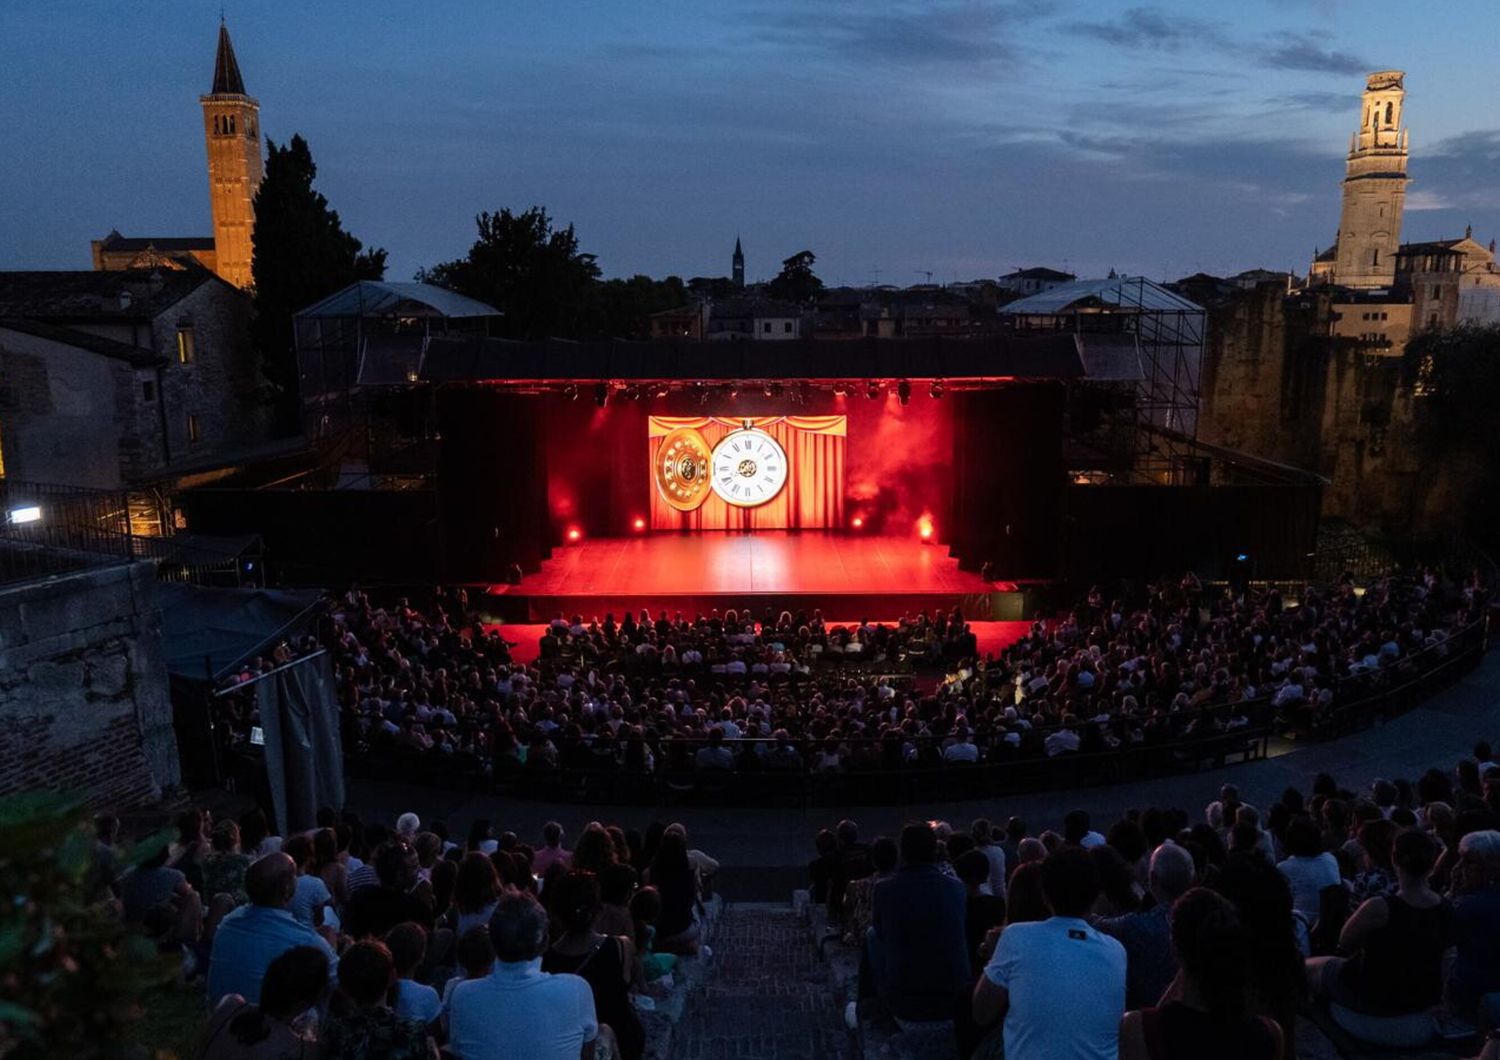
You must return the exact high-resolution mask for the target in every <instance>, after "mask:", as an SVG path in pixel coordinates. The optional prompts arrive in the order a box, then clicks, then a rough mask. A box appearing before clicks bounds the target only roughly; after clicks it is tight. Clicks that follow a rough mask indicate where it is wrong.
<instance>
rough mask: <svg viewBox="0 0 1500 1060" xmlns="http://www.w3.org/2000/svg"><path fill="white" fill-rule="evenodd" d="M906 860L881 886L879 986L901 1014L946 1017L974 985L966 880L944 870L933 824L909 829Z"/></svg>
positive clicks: (875, 929)
mask: <svg viewBox="0 0 1500 1060" xmlns="http://www.w3.org/2000/svg"><path fill="white" fill-rule="evenodd" d="M900 851H901V867H900V868H899V869H897V871H896V874H895V875H894V876H892V877H891V878H890V879H888V880H885V881H883V882H881V883H879V884H877V885H876V886H875V895H874V903H873V905H874V908H873V915H872V919H871V928H870V932H869V935H868V936H867V942H866V945H867V951H868V957H869V965H870V970H871V973H872V975H873V978H874V986H875V993H876V995H877V996H878V997H879V998H880V1001H881V1003H882V1004H883V1005H884V1007H885V1009H886V1011H887V1012H889V1013H890V1014H891V1015H892V1016H894V1017H896V1018H897V1019H905V1020H946V1019H951V1018H952V1016H953V1011H954V1006H955V1003H956V1001H957V999H958V998H959V997H960V996H961V995H962V994H963V992H964V990H965V989H967V987H968V985H969V955H968V945H967V942H966V934H965V932H966V920H967V916H968V900H967V897H966V895H965V893H964V885H963V884H962V883H960V882H959V881H958V880H956V879H954V878H953V877H952V876H950V875H948V874H946V873H944V872H942V871H940V870H939V868H938V866H937V860H938V837H937V833H936V832H934V831H933V829H932V827H931V826H930V825H927V824H909V825H907V826H906V827H905V828H903V829H902V830H901V843H900Z"/></svg>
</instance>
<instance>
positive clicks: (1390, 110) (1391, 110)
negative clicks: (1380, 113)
mask: <svg viewBox="0 0 1500 1060" xmlns="http://www.w3.org/2000/svg"><path fill="white" fill-rule="evenodd" d="M1394 108H1395V104H1394V103H1387V104H1386V105H1385V123H1386V124H1387V125H1391V124H1393V123H1392V121H1391V115H1392V114H1393V113H1394V112H1395V111H1394Z"/></svg>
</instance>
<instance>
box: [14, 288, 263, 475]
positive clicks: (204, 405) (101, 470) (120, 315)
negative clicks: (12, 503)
mask: <svg viewBox="0 0 1500 1060" xmlns="http://www.w3.org/2000/svg"><path fill="white" fill-rule="evenodd" d="M249 303H250V300H249V296H248V295H246V294H245V293H244V292H242V291H240V290H237V289H236V288H234V287H231V286H230V285H229V284H227V283H225V282H224V281H223V280H221V279H219V278H218V277H217V276H215V275H214V274H213V273H210V272H208V271H207V270H205V269H202V268H198V267H196V266H194V267H191V268H186V269H182V270H176V271H171V270H130V271H123V272H0V453H3V459H4V474H5V477H7V478H9V479H12V480H17V481H26V482H40V483H53V484H60V485H74V486H88V487H95V488H105V489H118V488H122V487H125V486H129V485H133V484H141V483H146V482H151V481H160V480H162V479H165V478H168V477H171V476H175V475H180V474H184V473H187V472H189V471H191V470H194V469H201V468H207V467H212V466H215V465H217V464H221V463H223V462H225V461H227V460H232V459H234V458H235V457H236V456H237V455H240V454H243V453H245V452H247V451H249V450H251V449H253V448H254V447H256V446H258V445H260V444H262V443H264V442H266V441H267V440H268V439H269V437H270V434H269V424H270V418H269V415H268V408H267V406H266V405H265V403H264V402H263V401H262V400H261V394H260V387H261V385H262V384H261V383H260V380H259V375H258V372H257V370H256V362H255V358H254V356H253V354H252V353H251V351H250V349H249V343H248V338H247V331H246V322H247V319H248V316H249V312H250V304H249Z"/></svg>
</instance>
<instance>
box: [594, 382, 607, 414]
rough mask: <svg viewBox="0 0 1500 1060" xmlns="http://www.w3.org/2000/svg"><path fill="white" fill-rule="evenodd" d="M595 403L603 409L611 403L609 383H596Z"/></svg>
mask: <svg viewBox="0 0 1500 1060" xmlns="http://www.w3.org/2000/svg"><path fill="white" fill-rule="evenodd" d="M594 404H595V405H598V406H599V407H600V408H601V409H602V408H603V407H604V406H605V405H607V404H609V384H607V383H596V384H594Z"/></svg>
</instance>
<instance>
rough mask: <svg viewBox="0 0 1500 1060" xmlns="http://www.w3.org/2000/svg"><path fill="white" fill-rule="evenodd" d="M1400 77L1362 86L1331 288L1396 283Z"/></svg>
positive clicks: (1378, 76) (1388, 75) (1401, 163)
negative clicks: (1361, 101) (1336, 285)
mask: <svg viewBox="0 0 1500 1060" xmlns="http://www.w3.org/2000/svg"><path fill="white" fill-rule="evenodd" d="M1404 81H1405V75H1404V74H1403V73H1402V72H1401V71H1400V70H1382V71H1380V72H1378V73H1373V74H1371V75H1370V76H1369V77H1368V78H1366V80H1365V94H1364V106H1363V109H1362V111H1361V113H1362V117H1361V119H1360V124H1359V130H1358V131H1357V132H1356V133H1355V134H1354V135H1353V136H1352V137H1351V138H1350V141H1349V159H1348V162H1347V163H1346V176H1345V177H1344V203H1343V210H1342V211H1341V213H1340V217H1339V239H1338V249H1337V253H1338V257H1337V259H1336V262H1335V265H1334V269H1333V277H1334V282H1335V283H1340V284H1343V285H1345V286H1348V287H1389V286H1391V284H1392V283H1393V282H1394V281H1395V278H1396V249H1397V248H1398V247H1399V246H1400V245H1401V214H1402V207H1403V206H1404V205H1405V202H1406V185H1407V181H1408V179H1409V178H1408V177H1407V175H1406V157H1407V130H1406V128H1405V126H1404V125H1403V124H1402V121H1401V106H1402V104H1403V103H1404V102H1405V101H1406V86H1405V84H1404Z"/></svg>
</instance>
